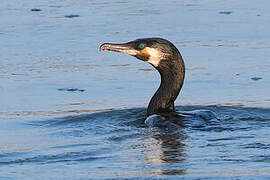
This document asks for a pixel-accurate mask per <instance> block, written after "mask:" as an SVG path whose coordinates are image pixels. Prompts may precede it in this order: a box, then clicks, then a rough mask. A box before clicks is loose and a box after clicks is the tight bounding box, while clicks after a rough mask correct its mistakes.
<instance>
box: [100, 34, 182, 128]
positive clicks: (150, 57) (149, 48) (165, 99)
mask: <svg viewBox="0 0 270 180" xmlns="http://www.w3.org/2000/svg"><path fill="white" fill-rule="evenodd" d="M99 49H100V51H115V52H119V53H123V54H127V55H131V56H134V57H136V58H137V59H139V60H142V61H144V62H147V63H149V64H151V65H152V66H153V67H154V68H155V69H156V70H157V71H158V72H159V74H160V79H161V81H160V86H159V88H158V89H157V91H156V92H155V94H154V95H153V97H152V98H151V100H150V102H149V104H148V107H147V113H146V117H147V118H146V120H145V123H146V124H148V125H150V126H179V127H181V126H184V125H183V123H182V122H181V119H182V117H183V116H181V115H179V113H178V112H177V111H176V109H175V104H174V102H175V100H176V98H177V97H178V95H179V93H180V90H181V88H182V86H183V84H184V79H185V63H184V60H183V58H182V55H181V54H180V52H179V50H178V49H177V48H176V47H175V45H173V43H171V42H170V41H168V40H166V39H163V38H141V39H136V40H133V41H130V42H126V43H120V44H117V43H104V44H102V45H101V46H100V48H99Z"/></svg>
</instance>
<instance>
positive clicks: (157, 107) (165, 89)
mask: <svg viewBox="0 0 270 180" xmlns="http://www.w3.org/2000/svg"><path fill="white" fill-rule="evenodd" d="M155 68H156V69H157V70H158V72H159V73H160V76H161V83H160V86H159V88H158V90H157V91H156V93H155V94H154V96H153V97H152V98H151V100H150V102H149V105H148V108H147V116H150V115H152V114H164V113H168V114H169V113H171V112H175V108H174V101H175V99H176V98H177V96H178V94H179V92H180V90H181V88H182V85H183V83H184V77H185V65H184V62H183V59H182V57H181V55H180V53H179V52H178V51H177V52H175V53H174V54H173V55H171V56H169V57H167V59H164V60H162V61H161V62H160V64H159V66H158V67H155Z"/></svg>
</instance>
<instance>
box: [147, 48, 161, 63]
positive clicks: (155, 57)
mask: <svg viewBox="0 0 270 180" xmlns="http://www.w3.org/2000/svg"><path fill="white" fill-rule="evenodd" d="M145 50H146V51H147V53H148V54H149V59H148V60H147V62H148V63H150V64H152V65H153V66H155V67H157V66H158V65H159V63H160V61H161V58H162V55H161V53H160V51H158V50H156V49H155V48H149V47H146V48H145Z"/></svg>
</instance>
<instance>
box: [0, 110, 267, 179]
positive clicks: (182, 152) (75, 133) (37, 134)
mask: <svg viewBox="0 0 270 180" xmlns="http://www.w3.org/2000/svg"><path fill="white" fill-rule="evenodd" d="M178 109H179V110H185V111H189V110H194V109H207V110H212V111H214V112H215V113H216V114H218V116H217V117H218V119H216V120H213V121H212V120H202V119H198V118H194V119H192V118H190V119H187V120H186V122H185V125H186V127H185V128H183V129H177V130H176V129H174V130H171V129H159V128H149V127H146V126H145V125H144V123H143V118H144V116H145V109H143V108H137V109H126V110H115V111H107V112H99V113H92V114H84V115H73V116H64V117H61V118H45V119H33V120H26V121H24V122H16V125H15V127H14V124H10V123H9V122H7V123H6V127H5V129H6V130H5V131H2V135H1V136H2V137H1V141H2V142H1V149H2V151H1V154H0V156H1V160H0V167H1V171H2V172H1V178H4V177H6V178H7V179H9V178H10V179H12V178H14V179H36V178H37V177H39V178H41V179H47V178H48V179H50V178H52V179H66V178H67V179H87V178H97V179H103V178H153V177H154V178H161V179H163V178H164V179H167V178H171V179H174V178H180V177H185V178H198V177H205V178H213V179H216V178H218V179H223V178H224V177H228V178H229V177H234V178H236V177H239V178H240V177H241V178H243V179H248V178H251V179H257V178H259V177H262V178H265V179H267V177H268V174H269V173H270V165H269V162H270V158H269V157H270V156H269V155H270V148H269V138H268V134H269V131H270V111H269V109H263V108H242V107H238V108H237V107H225V106H192V107H191V106H185V107H178ZM13 127H14V128H15V130H13ZM18 139H20V141H18ZM3 140H4V142H3Z"/></svg>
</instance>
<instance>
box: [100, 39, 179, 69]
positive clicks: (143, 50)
mask: <svg viewBox="0 0 270 180" xmlns="http://www.w3.org/2000/svg"><path fill="white" fill-rule="evenodd" d="M100 50H102V51H116V52H120V53H123V54H128V55H131V56H134V57H136V58H138V59H140V60H143V61H145V62H148V63H150V64H151V65H153V66H154V67H158V66H159V65H160V63H161V62H162V61H163V60H168V59H170V58H168V57H169V56H175V52H178V50H177V48H176V47H175V46H174V45H173V44H172V43H171V42H169V41H168V40H165V39H162V38H145V39H137V40H134V41H130V42H127V43H122V44H113V43H104V44H102V45H101V46H100ZM178 54H180V53H179V52H178V53H177V55H178Z"/></svg>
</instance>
